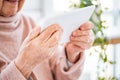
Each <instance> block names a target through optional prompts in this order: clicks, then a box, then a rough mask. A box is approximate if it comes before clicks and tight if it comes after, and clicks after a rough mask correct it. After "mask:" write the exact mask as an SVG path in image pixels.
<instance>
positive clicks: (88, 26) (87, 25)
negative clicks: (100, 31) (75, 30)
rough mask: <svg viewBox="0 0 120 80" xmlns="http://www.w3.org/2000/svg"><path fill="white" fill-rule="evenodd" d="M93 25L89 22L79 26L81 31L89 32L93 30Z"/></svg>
mask: <svg viewBox="0 0 120 80" xmlns="http://www.w3.org/2000/svg"><path fill="white" fill-rule="evenodd" d="M93 27H94V25H93V23H91V22H86V23H84V24H82V25H81V26H80V29H81V30H90V29H93Z"/></svg>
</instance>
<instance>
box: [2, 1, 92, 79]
mask: <svg viewBox="0 0 120 80" xmlns="http://www.w3.org/2000/svg"><path fill="white" fill-rule="evenodd" d="M24 1H25V0H0V15H1V16H4V17H10V16H13V15H15V14H17V13H18V12H19V11H20V10H21V8H22V6H23V4H24ZM92 28H93V24H92V23H90V22H87V23H84V24H83V25H81V27H80V29H77V30H75V31H74V32H73V33H72V34H71V36H70V42H68V43H67V45H66V46H65V49H66V54H67V58H68V60H69V61H70V62H71V63H75V62H76V61H77V60H78V58H79V56H80V53H83V52H84V50H86V49H88V48H90V47H91V46H92V43H93V41H94V38H93V33H92V31H91V30H92ZM61 34H62V29H61V27H59V25H52V26H50V27H48V28H47V29H46V30H44V31H43V32H41V31H40V29H39V28H36V29H34V30H33V31H32V32H31V33H30V34H29V35H28V37H27V38H26V39H25V41H24V42H23V44H22V46H21V48H20V51H19V55H18V56H17V58H16V59H15V64H16V66H17V67H18V69H19V70H20V71H21V72H22V73H23V75H24V76H25V77H28V76H29V75H30V73H31V70H32V69H33V68H34V67H35V66H36V65H38V64H39V63H40V62H42V61H43V60H45V59H49V58H51V57H52V55H54V53H56V50H57V48H58V42H59V40H60V36H61Z"/></svg>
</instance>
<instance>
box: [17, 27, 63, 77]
mask: <svg viewBox="0 0 120 80" xmlns="http://www.w3.org/2000/svg"><path fill="white" fill-rule="evenodd" d="M61 34H62V29H61V27H59V26H58V25H52V26H50V27H48V28H47V29H45V30H44V31H43V32H40V29H39V28H36V29H34V30H33V31H32V32H31V33H30V35H29V36H28V37H27V38H26V40H25V41H24V42H23V44H22V46H21V48H20V51H19V55H18V57H17V58H16V60H15V64H16V66H17V67H18V69H19V70H20V71H21V72H22V73H23V75H24V76H25V77H28V76H29V74H30V72H31V70H32V69H33V68H34V67H36V66H37V65H38V64H40V63H41V62H42V61H44V60H46V59H49V58H51V57H52V55H53V54H54V53H55V52H56V51H57V48H58V42H59V40H60V36H61Z"/></svg>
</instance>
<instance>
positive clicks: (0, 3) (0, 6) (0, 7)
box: [0, 0, 3, 13]
mask: <svg viewBox="0 0 120 80" xmlns="http://www.w3.org/2000/svg"><path fill="white" fill-rule="evenodd" d="M2 6H3V0H0V13H1V9H2Z"/></svg>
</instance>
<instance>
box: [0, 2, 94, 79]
mask: <svg viewBox="0 0 120 80" xmlns="http://www.w3.org/2000/svg"><path fill="white" fill-rule="evenodd" d="M23 3H24V0H0V80H76V79H78V77H79V76H80V74H81V72H82V69H83V64H84V57H85V56H84V50H85V49H88V48H90V47H91V45H92V42H93V34H92V32H91V30H92V28H93V25H92V24H91V23H90V22H87V23H84V24H83V25H81V27H80V29H78V30H75V31H74V32H73V33H71V36H70V41H69V42H68V43H66V45H62V46H60V47H58V42H59V40H60V36H61V34H62V29H61V27H60V26H59V25H57V24H53V25H51V26H49V27H48V28H47V29H45V30H44V31H41V30H40V27H37V26H36V24H35V22H34V21H33V20H32V19H31V18H29V17H26V16H24V15H22V14H19V13H18V12H19V11H20V9H21V8H22V6H23ZM33 28H34V29H33Z"/></svg>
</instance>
